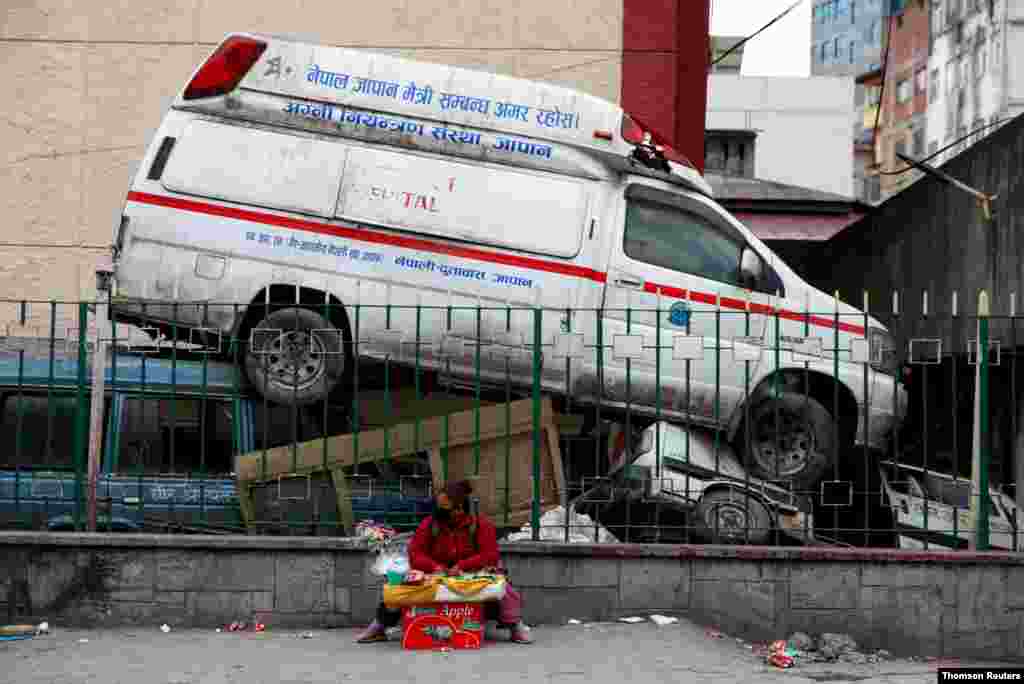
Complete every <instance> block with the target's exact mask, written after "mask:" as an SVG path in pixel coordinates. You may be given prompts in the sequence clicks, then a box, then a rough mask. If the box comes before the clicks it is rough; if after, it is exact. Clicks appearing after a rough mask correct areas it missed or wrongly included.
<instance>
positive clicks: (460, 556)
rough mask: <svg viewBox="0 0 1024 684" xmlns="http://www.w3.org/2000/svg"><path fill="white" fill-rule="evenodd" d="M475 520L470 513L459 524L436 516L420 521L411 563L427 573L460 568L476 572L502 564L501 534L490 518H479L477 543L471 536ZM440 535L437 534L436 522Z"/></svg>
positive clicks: (413, 542) (410, 547) (477, 522)
mask: <svg viewBox="0 0 1024 684" xmlns="http://www.w3.org/2000/svg"><path fill="white" fill-rule="evenodd" d="M472 523H473V519H472V517H471V516H466V517H465V518H464V519H463V520H462V522H461V524H459V525H457V526H452V525H448V524H445V523H440V522H438V523H435V522H434V518H433V516H427V518H426V519H425V520H424V521H423V522H422V523H420V526H419V528H417V529H416V534H415V535H413V538H412V542H410V544H409V565H410V566H411V567H412V569H413V570H420V571H422V572H426V573H437V572H444V571H445V570H447V569H448V568H452V567H454V568H455V569H456V570H465V571H469V572H472V571H474V570H480V569H483V568H488V567H497V565H498V560H499V556H498V534H497V531H496V530H495V529H494V525H493V524H492V523H491V521H490V520H488V519H487V518H485V517H483V516H478V517H477V518H476V546H475V547H474V545H473V540H472V538H471V537H470V534H471V530H470V528H471V526H472ZM435 524H436V525H437V534H436V535H435V534H434V529H433V528H434V525H435Z"/></svg>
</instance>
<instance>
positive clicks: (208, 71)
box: [182, 36, 267, 100]
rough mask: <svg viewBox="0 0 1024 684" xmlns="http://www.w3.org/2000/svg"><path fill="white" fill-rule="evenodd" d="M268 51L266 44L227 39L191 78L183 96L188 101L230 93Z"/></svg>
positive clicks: (255, 41) (245, 39)
mask: <svg viewBox="0 0 1024 684" xmlns="http://www.w3.org/2000/svg"><path fill="white" fill-rule="evenodd" d="M266 49H267V44H266V43H264V42H261V41H258V40H254V39H252V38H243V37H241V36H232V37H230V38H228V39H227V40H225V41H224V42H223V43H222V44H221V46H220V47H219V48H217V51H216V52H214V53H213V54H212V55H210V58H209V59H208V60H206V63H205V64H203V66H202V68H200V69H199V71H198V72H197V73H196V75H195V76H194V77H192V82H191V83H189V84H188V87H187V88H185V94H184V95H182V97H183V98H184V99H186V100H198V99H199V98H202V97H216V96H218V95H224V94H226V93H230V92H231V91H232V90H234V89H235V87H236V86H237V85H238V84H239V82H241V80H242V79H243V78H244V77H245V75H246V74H247V73H249V69H251V68H252V65H253V64H255V63H256V60H258V59H259V58H260V55H262V54H263V51H264V50H266Z"/></svg>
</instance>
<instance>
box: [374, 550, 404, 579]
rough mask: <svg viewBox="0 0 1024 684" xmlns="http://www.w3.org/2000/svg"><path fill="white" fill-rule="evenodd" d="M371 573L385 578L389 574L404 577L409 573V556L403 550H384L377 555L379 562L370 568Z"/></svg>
mask: <svg viewBox="0 0 1024 684" xmlns="http://www.w3.org/2000/svg"><path fill="white" fill-rule="evenodd" d="M370 572H372V573H373V574H374V575H377V576H378V577H384V576H385V575H387V574H389V573H393V574H398V573H401V574H402V575H403V576H404V575H405V573H407V572H409V556H407V555H406V552H405V549H402V548H397V549H394V548H392V549H384V550H382V551H381V552H380V553H379V554H377V560H376V561H375V562H374V564H373V566H372V567H371V568H370Z"/></svg>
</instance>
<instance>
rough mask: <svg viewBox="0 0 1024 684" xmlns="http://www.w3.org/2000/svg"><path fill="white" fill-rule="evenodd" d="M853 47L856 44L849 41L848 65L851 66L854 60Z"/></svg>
mask: <svg viewBox="0 0 1024 684" xmlns="http://www.w3.org/2000/svg"><path fill="white" fill-rule="evenodd" d="M855 45H856V43H854V42H853V41H852V40H851V41H850V64H853V63H854V59H853V51H854V46H855Z"/></svg>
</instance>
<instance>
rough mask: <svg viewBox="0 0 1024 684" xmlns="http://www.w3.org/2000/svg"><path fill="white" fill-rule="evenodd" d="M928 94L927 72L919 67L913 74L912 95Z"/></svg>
mask: <svg viewBox="0 0 1024 684" xmlns="http://www.w3.org/2000/svg"><path fill="white" fill-rule="evenodd" d="M927 92H928V70H927V69H925V68H924V67H921V68H920V69H918V70H917V71H915V72H914V95H924V94H925V93H927Z"/></svg>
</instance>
